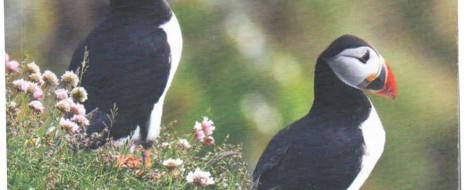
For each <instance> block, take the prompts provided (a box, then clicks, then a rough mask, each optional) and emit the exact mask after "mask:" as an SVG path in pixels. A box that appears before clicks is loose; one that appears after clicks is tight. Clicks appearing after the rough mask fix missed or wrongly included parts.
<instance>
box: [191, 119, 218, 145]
mask: <svg viewBox="0 0 465 190" xmlns="http://www.w3.org/2000/svg"><path fill="white" fill-rule="evenodd" d="M214 130H215V126H214V123H213V121H212V120H210V119H208V117H203V121H202V122H198V121H196V122H195V125H194V129H193V131H194V135H195V138H196V139H197V140H199V141H201V142H202V143H203V144H204V145H212V144H215V139H214V138H213V136H212V135H213V131H214Z"/></svg>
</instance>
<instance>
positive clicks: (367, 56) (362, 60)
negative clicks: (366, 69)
mask: <svg viewBox="0 0 465 190" xmlns="http://www.w3.org/2000/svg"><path fill="white" fill-rule="evenodd" d="M368 59H370V51H369V50H367V52H366V53H365V54H364V55H363V56H362V57H360V58H358V60H359V61H360V62H362V63H364V64H365V63H367V61H368Z"/></svg>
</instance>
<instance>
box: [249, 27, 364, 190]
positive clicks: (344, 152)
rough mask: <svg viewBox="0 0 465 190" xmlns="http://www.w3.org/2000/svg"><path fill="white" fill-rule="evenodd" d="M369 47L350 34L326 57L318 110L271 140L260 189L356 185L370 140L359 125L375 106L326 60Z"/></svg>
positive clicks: (319, 69) (321, 61)
mask: <svg viewBox="0 0 465 190" xmlns="http://www.w3.org/2000/svg"><path fill="white" fill-rule="evenodd" d="M366 45H368V44H367V43H366V42H365V41H363V40H361V39H360V38H357V37H355V36H350V35H345V36H341V37H340V38H338V39H336V40H335V41H334V42H333V43H331V45H330V46H329V47H328V48H327V49H326V50H325V51H324V52H323V53H322V54H321V55H320V57H319V58H318V60H317V64H316V67H315V85H314V91H315V99H314V102H313V106H312V108H311V110H310V112H309V113H308V114H307V115H306V116H304V117H303V118H302V119H300V120H298V121H296V122H295V123H293V124H291V125H289V126H288V127H286V128H284V129H283V130H281V131H280V132H279V133H278V134H277V135H275V136H274V137H273V139H272V140H271V141H270V143H269V144H268V146H267V148H266V149H265V150H264V152H263V154H262V156H261V157H260V159H259V161H258V163H257V166H256V168H255V171H254V173H253V178H254V181H255V187H254V188H255V189H271V188H281V189H286V190H287V189H308V190H311V189H321V190H332V189H347V188H348V187H349V186H350V184H351V183H352V182H353V180H354V179H355V177H356V176H357V174H358V172H359V171H360V169H361V158H362V155H363V154H364V149H363V144H364V141H363V136H362V131H361V130H360V129H359V126H360V124H361V123H362V122H363V121H365V120H366V119H367V118H368V115H369V113H370V111H371V104H370V102H369V100H368V98H367V97H366V95H365V94H364V93H363V92H362V91H360V90H358V89H356V88H353V87H351V86H348V85H346V84H345V83H344V82H342V81H341V80H340V79H339V78H338V77H337V76H336V75H335V74H334V73H333V72H332V70H331V68H330V67H329V65H328V64H327V62H326V61H325V60H327V59H328V58H331V57H332V56H335V55H336V54H338V53H339V52H341V51H342V50H344V49H346V48H351V47H359V46H366ZM368 46H369V45H368ZM257 180H258V181H257Z"/></svg>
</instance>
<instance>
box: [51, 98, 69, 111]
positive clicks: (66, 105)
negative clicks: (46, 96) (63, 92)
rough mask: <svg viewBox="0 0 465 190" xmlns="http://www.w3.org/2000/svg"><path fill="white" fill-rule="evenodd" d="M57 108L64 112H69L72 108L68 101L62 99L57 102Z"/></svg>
mask: <svg viewBox="0 0 465 190" xmlns="http://www.w3.org/2000/svg"><path fill="white" fill-rule="evenodd" d="M55 108H57V109H58V110H60V111H61V112H63V113H67V112H69V111H70V110H71V105H70V103H69V102H68V101H66V100H60V101H59V102H57V103H56V104H55Z"/></svg>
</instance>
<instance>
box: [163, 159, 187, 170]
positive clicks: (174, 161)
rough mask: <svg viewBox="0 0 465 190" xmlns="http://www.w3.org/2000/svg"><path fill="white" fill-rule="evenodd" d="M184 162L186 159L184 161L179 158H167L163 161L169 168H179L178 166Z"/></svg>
mask: <svg viewBox="0 0 465 190" xmlns="http://www.w3.org/2000/svg"><path fill="white" fill-rule="evenodd" d="M183 163H184V161H182V160H181V159H179V158H177V159H172V158H170V159H167V160H165V161H163V165H164V166H166V167H167V168H169V169H174V168H177V167H178V166H180V165H182V164H183Z"/></svg>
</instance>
